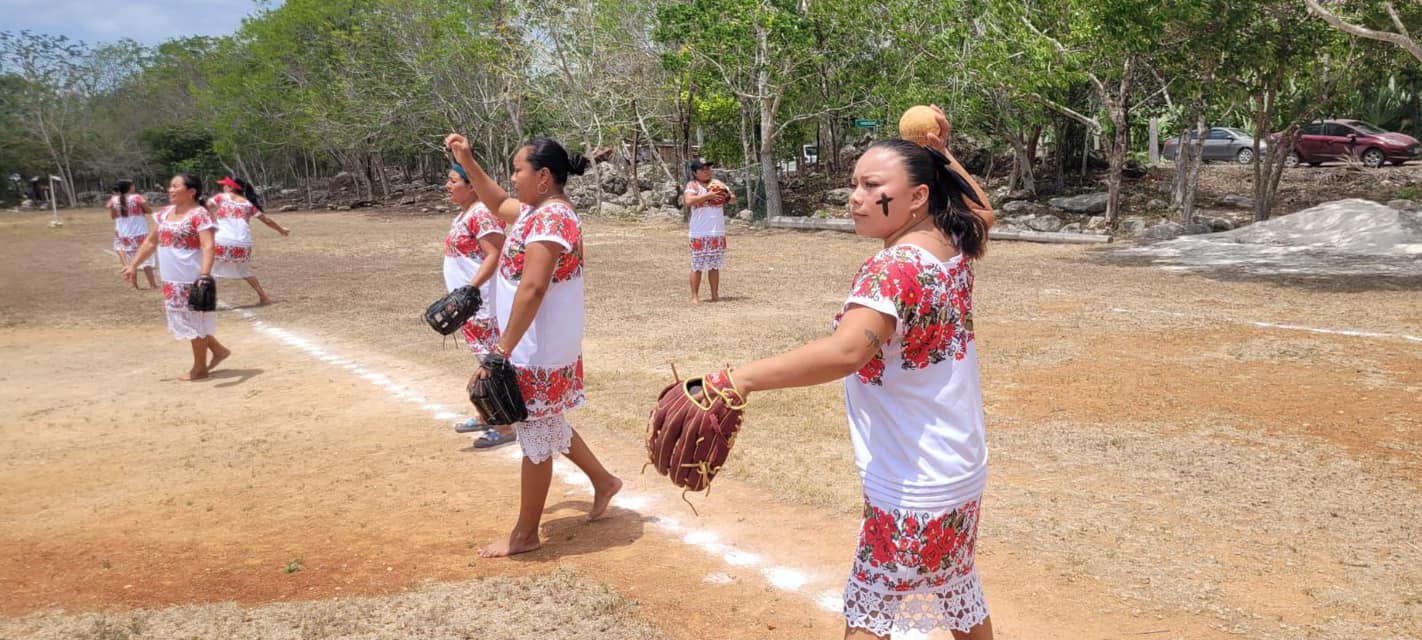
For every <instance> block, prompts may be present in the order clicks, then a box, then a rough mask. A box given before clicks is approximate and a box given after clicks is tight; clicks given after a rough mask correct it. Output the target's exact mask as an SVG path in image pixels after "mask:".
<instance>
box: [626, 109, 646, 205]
mask: <svg viewBox="0 0 1422 640" xmlns="http://www.w3.org/2000/svg"><path fill="white" fill-rule="evenodd" d="M636 105H637V103H636V102H633V103H632V108H633V109H636V108H637V106H636ZM641 137H642V132H641V131H640V130H633V131H632V178H631V180H629V182H630V183H631V185H630V188H631V189H632V190H633V191H634V192H636V193H637V206H638V207H646V206H647V203H645V202H643V201H642V183H641V181H640V180H639V179H638V178H637V147H638V145H639V143H640V142H641V141H642V140H641Z"/></svg>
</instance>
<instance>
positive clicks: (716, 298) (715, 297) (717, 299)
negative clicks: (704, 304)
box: [711, 296, 721, 302]
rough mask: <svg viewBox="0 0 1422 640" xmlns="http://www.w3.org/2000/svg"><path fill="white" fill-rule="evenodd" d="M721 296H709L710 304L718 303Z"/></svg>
mask: <svg viewBox="0 0 1422 640" xmlns="http://www.w3.org/2000/svg"><path fill="white" fill-rule="evenodd" d="M720 301H721V296H711V302H720Z"/></svg>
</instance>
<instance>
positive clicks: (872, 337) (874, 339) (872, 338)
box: [864, 329, 884, 351]
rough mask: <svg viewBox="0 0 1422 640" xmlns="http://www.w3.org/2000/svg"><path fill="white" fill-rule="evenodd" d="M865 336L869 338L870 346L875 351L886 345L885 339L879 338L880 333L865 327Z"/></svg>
mask: <svg viewBox="0 0 1422 640" xmlns="http://www.w3.org/2000/svg"><path fill="white" fill-rule="evenodd" d="M864 337H865V338H868V339H869V348H871V349H873V350H875V351H878V350H879V348H880V347H882V346H883V345H884V343H883V341H881V340H879V335H878V334H876V333H874V332H873V331H870V330H868V329H865V330H864Z"/></svg>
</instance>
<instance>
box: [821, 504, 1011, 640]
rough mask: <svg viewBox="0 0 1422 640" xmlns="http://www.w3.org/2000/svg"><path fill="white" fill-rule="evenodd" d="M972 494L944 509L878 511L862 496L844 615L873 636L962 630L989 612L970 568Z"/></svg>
mask: <svg viewBox="0 0 1422 640" xmlns="http://www.w3.org/2000/svg"><path fill="white" fill-rule="evenodd" d="M980 502H981V498H974V499H972V500H969V501H967V502H964V503H962V504H959V505H956V506H954V507H952V508H950V509H946V510H943V511H916V510H912V509H897V508H881V507H878V506H876V505H874V504H872V503H870V502H869V500H868V499H867V498H866V499H865V501H864V525H863V527H862V528H861V529H860V532H859V546H858V551H857V552H856V553H855V557H854V568H853V569H852V571H851V572H850V575H849V582H848V584H846V585H845V587H844V618H845V622H846V623H847V624H848V625H849V626H851V627H856V628H860V629H865V630H867V631H869V632H870V633H873V634H875V635H879V636H886V637H887V636H890V635H891V634H895V633H905V632H909V631H918V632H922V633H931V632H933V631H935V630H948V631H968V630H970V629H972V628H973V627H975V626H977V625H979V624H981V623H982V622H983V621H984V620H986V619H987V617H988V608H987V601H986V600H985V599H984V598H983V589H982V584H981V583H980V582H979V580H978V573H977V570H976V569H975V568H974V566H973V556H974V549H975V548H976V546H977V535H978V534H977V530H978V509H979V504H980Z"/></svg>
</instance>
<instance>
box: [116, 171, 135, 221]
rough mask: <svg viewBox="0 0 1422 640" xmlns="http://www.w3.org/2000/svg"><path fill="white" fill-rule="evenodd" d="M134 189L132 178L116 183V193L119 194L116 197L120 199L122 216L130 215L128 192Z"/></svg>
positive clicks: (120, 213)
mask: <svg viewBox="0 0 1422 640" xmlns="http://www.w3.org/2000/svg"><path fill="white" fill-rule="evenodd" d="M132 189H133V181H131V180H119V181H118V184H116V185H114V193H117V194H118V195H117V196H114V197H115V198H117V199H118V206H119V217H120V218H127V217H128V192H129V191H130V190H132Z"/></svg>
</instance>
